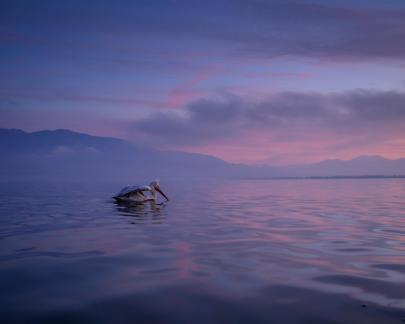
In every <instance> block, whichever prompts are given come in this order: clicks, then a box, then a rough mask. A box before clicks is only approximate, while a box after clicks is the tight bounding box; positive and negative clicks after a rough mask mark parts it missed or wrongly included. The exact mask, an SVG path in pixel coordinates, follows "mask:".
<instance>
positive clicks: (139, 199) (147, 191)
mask: <svg viewBox="0 0 405 324" xmlns="http://www.w3.org/2000/svg"><path fill="white" fill-rule="evenodd" d="M156 192H159V193H160V194H161V195H162V196H163V197H165V198H166V200H167V201H168V200H169V198H167V196H166V195H165V194H164V193H163V191H162V190H161V189H160V186H159V183H158V182H157V181H153V182H151V183H150V184H149V186H127V187H124V188H122V189H121V190H120V192H119V193H118V194H117V195H116V196H114V197H113V198H114V199H115V200H116V201H117V202H127V203H144V202H147V201H156V200H157V197H156Z"/></svg>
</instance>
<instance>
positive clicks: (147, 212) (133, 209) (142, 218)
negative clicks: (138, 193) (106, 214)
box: [114, 201, 166, 224]
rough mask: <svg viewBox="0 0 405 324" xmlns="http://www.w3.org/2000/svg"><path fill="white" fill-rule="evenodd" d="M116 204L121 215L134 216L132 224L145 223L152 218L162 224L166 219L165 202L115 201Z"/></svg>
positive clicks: (154, 221)
mask: <svg viewBox="0 0 405 324" xmlns="http://www.w3.org/2000/svg"><path fill="white" fill-rule="evenodd" d="M114 204H115V205H116V210H117V211H118V213H119V215H120V216H126V217H131V218H132V219H131V222H130V223H131V224H140V223H145V222H148V221H150V220H152V222H153V223H155V224H160V223H162V221H163V219H165V213H164V212H163V210H164V208H165V207H166V205H165V203H156V202H155V201H147V202H145V203H136V202H130V203H128V202H114Z"/></svg>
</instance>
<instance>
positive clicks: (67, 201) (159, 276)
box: [0, 179, 405, 323]
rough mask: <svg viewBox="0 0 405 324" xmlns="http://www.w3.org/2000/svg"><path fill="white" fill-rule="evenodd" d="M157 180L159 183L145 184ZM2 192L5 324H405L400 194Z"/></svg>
mask: <svg viewBox="0 0 405 324" xmlns="http://www.w3.org/2000/svg"><path fill="white" fill-rule="evenodd" d="M152 180H153V179H152ZM161 184H162V189H163V190H164V191H165V193H166V194H167V195H168V196H169V197H170V198H171V201H170V202H169V203H167V204H162V205H160V204H153V203H148V204H145V205H137V206H123V205H117V204H115V203H114V202H113V201H112V199H111V197H112V196H113V195H114V194H115V193H116V192H117V191H118V190H119V189H120V188H121V187H123V186H124V185H126V183H122V182H118V181H109V182H102V181H98V182H83V181H81V182H79V181H63V182H56V181H41V182H40V181H18V182H16V181H2V182H1V195H0V215H1V216H0V260H1V266H0V286H1V287H2V288H1V290H0V319H2V322H4V323H8V322H23V321H30V322H38V323H46V322H49V323H55V322H59V321H61V320H64V321H65V322H79V321H83V322H97V323H112V322H114V323H117V322H123V323H125V322H132V323H133V322H137V323H146V322H147V323H168V322H172V323H191V322H193V323H225V322H228V323H269V322H270V323H272V322H274V323H297V322H298V323H300V322H302V323H303V322H311V323H328V322H336V323H369V322H370V321H372V322H376V323H400V322H401V321H402V319H403V318H405V302H404V301H405V235H404V234H405V217H404V216H405V200H404V193H405V180H404V179H350V180H348V179H346V180H268V181H251V180H244V181H240V180H229V181H203V180H199V181H191V180H190V181H188V180H181V181H180V180H173V179H172V180H170V179H169V180H165V181H162V183H161Z"/></svg>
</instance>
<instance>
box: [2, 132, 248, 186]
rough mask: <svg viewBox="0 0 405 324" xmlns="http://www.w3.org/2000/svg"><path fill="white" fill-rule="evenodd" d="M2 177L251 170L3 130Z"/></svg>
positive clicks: (195, 157) (113, 143)
mask: <svg viewBox="0 0 405 324" xmlns="http://www.w3.org/2000/svg"><path fill="white" fill-rule="evenodd" d="M0 154H1V157H2V158H1V160H0V175H3V176H4V175H6V176H10V175H18V176H32V175H39V176H41V175H47V176H62V177H120V176H122V177H126V178H127V177H146V178H150V177H151V176H152V177H163V176H183V177H187V176H190V177H191V176H192V177H197V176H225V177H234V176H237V175H240V176H249V174H248V173H249V172H254V170H253V169H251V168H250V167H247V166H242V165H240V166H238V165H233V164H229V163H227V162H225V161H223V160H221V159H218V158H215V157H212V156H208V155H202V154H194V153H186V152H176V151H159V150H155V149H152V148H149V147H145V146H139V145H136V144H133V143H130V142H128V141H124V140H120V139H115V138H109V137H97V136H90V135H87V134H81V133H77V132H72V131H69V130H62V129H58V130H46V131H39V132H32V133H27V132H24V131H21V130H15V129H0Z"/></svg>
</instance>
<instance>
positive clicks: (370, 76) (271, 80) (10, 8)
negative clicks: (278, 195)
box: [0, 0, 405, 165]
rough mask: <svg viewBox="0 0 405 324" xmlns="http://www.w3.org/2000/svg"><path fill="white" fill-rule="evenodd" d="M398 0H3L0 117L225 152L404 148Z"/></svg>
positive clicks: (403, 30)
mask: <svg viewBox="0 0 405 324" xmlns="http://www.w3.org/2000/svg"><path fill="white" fill-rule="evenodd" d="M404 40H405V2H404V1H403V0H384V1H380V0H378V1H377V0H356V1H346V0H324V1H322V0H311V1H310V0H308V1H306V0H300V1H298V0H295V1H290V0H282V1H281V0H278V1H277V0H267V1H264V0H255V1H250V0H227V1H225V0H215V1H211V0H204V1H193V0H185V1H173V0H154V1H150V0H149V1H135V0H133V1H122V0H116V1H105V0H97V1H95V0H94V1H91V0H88V1H76V0H70V1H48V0H42V1H34V0H31V1H30V0H26V1H20V0H2V1H1V3H0V127H3V128H19V129H23V130H26V131H36V130H42V129H59V128H64V129H71V130H74V131H79V132H84V133H88V134H93V135H98V136H112V137H118V138H123V139H127V140H130V141H132V142H135V143H142V144H146V145H151V146H153V147H156V148H160V149H170V150H181V151H188V152H197V153H203V154H209V155H213V156H216V157H219V158H222V159H224V160H226V161H229V162H236V163H249V164H271V165H288V164H301V163H311V162H317V161H322V160H325V159H335V158H339V159H350V158H354V157H357V156H361V155H381V156H383V157H386V158H390V159H394V158H400V157H405V41H404Z"/></svg>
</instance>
